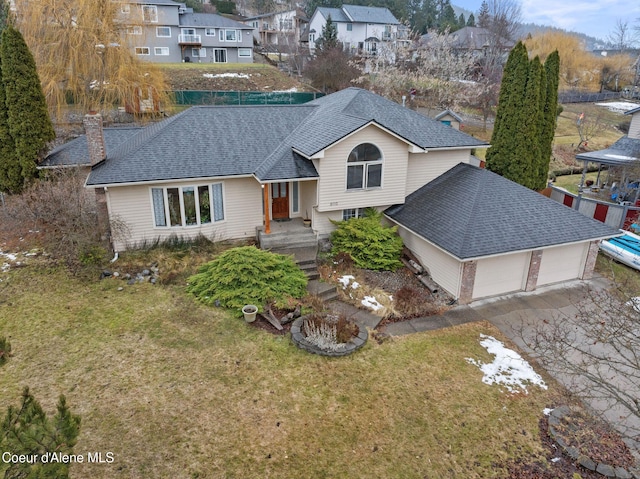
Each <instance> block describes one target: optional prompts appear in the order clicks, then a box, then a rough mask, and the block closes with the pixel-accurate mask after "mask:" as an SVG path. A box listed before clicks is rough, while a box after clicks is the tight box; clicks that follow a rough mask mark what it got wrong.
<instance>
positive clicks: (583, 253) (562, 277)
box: [537, 243, 589, 286]
mask: <svg viewBox="0 0 640 479" xmlns="http://www.w3.org/2000/svg"><path fill="white" fill-rule="evenodd" d="M588 250H589V246H588V244H585V243H579V244H572V245H566V246H556V247H555V248H546V249H545V250H544V251H543V253H542V259H541V261H540V272H539V273H538V282H537V285H538V286H542V285H544V284H553V283H560V282H561V281H568V280H571V279H575V278H580V277H581V274H582V271H583V270H584V265H585V261H586V259H587V252H588Z"/></svg>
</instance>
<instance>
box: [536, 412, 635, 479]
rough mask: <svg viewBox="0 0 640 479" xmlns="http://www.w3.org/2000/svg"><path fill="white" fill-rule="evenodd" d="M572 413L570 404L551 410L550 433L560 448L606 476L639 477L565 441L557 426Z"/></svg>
mask: <svg viewBox="0 0 640 479" xmlns="http://www.w3.org/2000/svg"><path fill="white" fill-rule="evenodd" d="M570 413H571V409H570V408H569V406H560V407H558V408H555V409H554V410H553V411H551V414H550V415H549V427H548V431H549V435H550V436H551V438H552V439H553V440H554V441H555V442H556V444H558V446H560V448H561V449H562V450H563V451H564V452H565V453H566V454H567V455H568V456H569V457H570V458H571V459H573V460H574V461H576V462H577V463H578V464H580V465H581V466H582V467H584V468H585V469H589V470H590V471H595V472H597V473H599V474H601V475H603V476H604V477H613V478H617V479H634V478H638V476H637V475H635V474H633V475H632V473H631V472H630V471H628V470H627V469H624V468H623V467H613V466H611V465H609V464H604V463H599V464H598V463H596V462H595V461H594V460H593V459H591V458H590V457H589V456H585V455H584V454H580V451H579V450H578V449H577V448H575V447H573V446H569V444H567V442H566V441H565V438H564V437H563V435H562V434H560V433H559V432H558V430H557V429H556V427H557V426H559V425H560V421H561V420H562V419H563V418H564V417H566V416H568V415H569V414H570Z"/></svg>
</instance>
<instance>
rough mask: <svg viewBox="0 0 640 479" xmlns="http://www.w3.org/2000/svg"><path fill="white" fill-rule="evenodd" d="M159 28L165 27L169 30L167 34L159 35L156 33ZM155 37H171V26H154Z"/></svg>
mask: <svg viewBox="0 0 640 479" xmlns="http://www.w3.org/2000/svg"><path fill="white" fill-rule="evenodd" d="M160 28H167V29H168V30H169V35H160V34H159V33H158V30H159V29H160ZM156 37H158V38H171V27H166V26H165V27H156Z"/></svg>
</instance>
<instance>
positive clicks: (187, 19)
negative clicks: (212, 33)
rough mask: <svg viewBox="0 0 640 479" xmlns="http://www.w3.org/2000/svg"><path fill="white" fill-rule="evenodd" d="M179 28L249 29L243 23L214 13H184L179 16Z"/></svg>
mask: <svg viewBox="0 0 640 479" xmlns="http://www.w3.org/2000/svg"><path fill="white" fill-rule="evenodd" d="M180 26H181V27H200V28H203V27H211V28H220V27H223V28H240V29H245V30H246V29H251V28H252V27H250V26H248V25H245V24H244V23H240V22H236V21H235V20H231V19H230V18H226V17H223V16H222V15H217V14H215V13H185V14H183V15H180Z"/></svg>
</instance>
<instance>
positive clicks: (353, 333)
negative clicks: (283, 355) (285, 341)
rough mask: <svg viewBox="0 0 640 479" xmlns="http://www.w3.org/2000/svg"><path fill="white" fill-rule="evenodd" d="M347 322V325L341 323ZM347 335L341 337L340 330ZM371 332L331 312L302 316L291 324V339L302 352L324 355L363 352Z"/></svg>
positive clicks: (334, 355)
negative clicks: (361, 349) (360, 350)
mask: <svg viewBox="0 0 640 479" xmlns="http://www.w3.org/2000/svg"><path fill="white" fill-rule="evenodd" d="M344 321H346V323H347V324H346V327H345V325H341V324H338V323H340V322H344ZM341 330H342V331H343V334H342V335H343V336H344V334H345V333H346V335H347V336H349V337H348V339H347V337H340V336H341V334H340V331H341ZM368 337H369V333H368V332H367V329H366V328H359V327H358V325H356V324H355V323H352V322H349V321H348V320H346V318H344V317H338V316H333V315H330V314H327V313H313V314H308V315H305V316H301V317H300V318H298V319H296V320H295V321H294V322H293V324H292V325H291V339H292V340H293V342H294V344H295V345H296V346H298V347H299V348H300V349H304V350H305V351H308V352H310V353H312V354H319V355H321V356H333V357H338V356H346V355H348V354H351V353H353V352H355V351H357V350H358V349H360V348H361V347H362V346H364V344H365V343H366V342H367V339H368Z"/></svg>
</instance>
